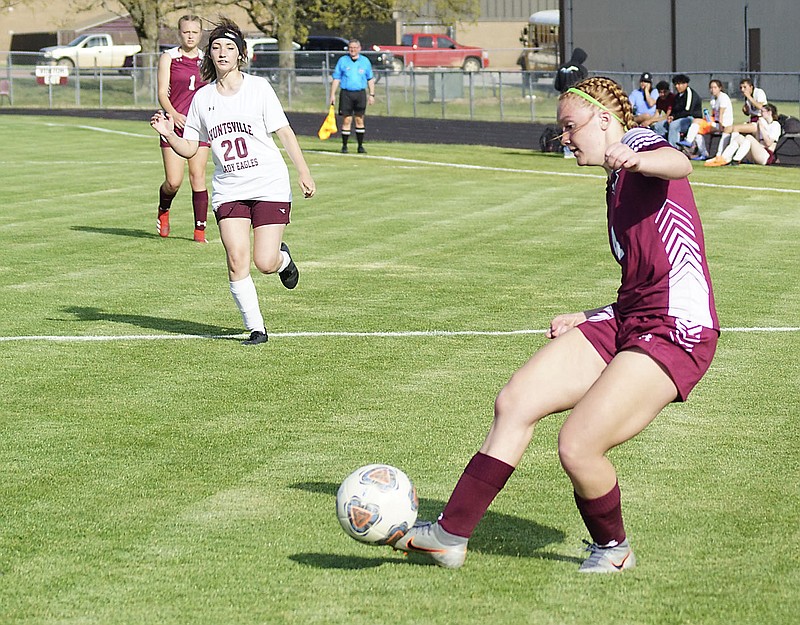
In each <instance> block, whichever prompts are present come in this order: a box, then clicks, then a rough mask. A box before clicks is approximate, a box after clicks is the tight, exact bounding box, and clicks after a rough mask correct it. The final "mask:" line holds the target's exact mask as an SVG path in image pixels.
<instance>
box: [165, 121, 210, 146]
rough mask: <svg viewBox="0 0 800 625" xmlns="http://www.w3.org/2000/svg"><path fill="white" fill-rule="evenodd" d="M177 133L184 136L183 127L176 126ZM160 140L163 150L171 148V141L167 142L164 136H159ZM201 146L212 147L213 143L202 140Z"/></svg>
mask: <svg viewBox="0 0 800 625" xmlns="http://www.w3.org/2000/svg"><path fill="white" fill-rule="evenodd" d="M175 134H176V135H178V136H179V137H182V136H183V128H178V127H177V126H175ZM159 141H160V143H161V149H162V150H167V149H169V147H170V146H169V143H167V140H166V139H165V138H164V137H162V136H159ZM200 147H201V148H210V147H211V144H210V143H208V142H206V141H201V142H200Z"/></svg>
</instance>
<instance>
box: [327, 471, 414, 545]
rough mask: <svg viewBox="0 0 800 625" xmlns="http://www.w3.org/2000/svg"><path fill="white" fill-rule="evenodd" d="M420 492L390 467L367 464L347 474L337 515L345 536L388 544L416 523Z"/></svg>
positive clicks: (371, 543)
mask: <svg viewBox="0 0 800 625" xmlns="http://www.w3.org/2000/svg"><path fill="white" fill-rule="evenodd" d="M417 506H418V501H417V490H416V489H415V488H414V484H412V483H411V480H410V479H409V478H408V476H407V475H406V474H405V473H403V472H402V471H401V470H400V469H398V468H396V467H392V466H389V465H387V464H368V465H366V466H363V467H361V468H360V469H356V470H355V471H353V472H352V473H351V474H350V475H348V476H347V477H346V478H345V480H344V482H342V485H341V486H340V487H339V492H338V493H337V494H336V516H338V517H339V523H341V525H342V529H343V530H344V531H345V533H346V534H347V535H348V536H350V537H352V538H355V539H356V540H357V541H359V542H362V543H368V544H370V545H386V544H389V543H392V542H394V541H395V540H397V539H398V538H400V537H401V536H402V535H403V534H405V533H406V532H407V531H408V530H409V528H410V527H411V526H412V525H414V521H416V520H417Z"/></svg>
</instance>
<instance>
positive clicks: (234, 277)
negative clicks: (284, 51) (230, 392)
mask: <svg viewBox="0 0 800 625" xmlns="http://www.w3.org/2000/svg"><path fill="white" fill-rule="evenodd" d="M246 62H247V45H246V44H245V41H244V38H243V36H242V32H241V31H240V30H239V27H238V26H236V24H234V23H233V22H231V21H230V20H227V19H224V20H223V21H222V23H221V24H220V25H219V26H217V27H216V28H215V29H214V30H213V31H211V34H210V35H209V40H208V46H207V49H206V54H205V56H204V58H203V64H202V67H201V75H202V77H203V79H204V80H207V81H213V82H210V83H209V84H207V85H206V86H205V87H203V88H202V89H200V90H199V91H198V92H197V94H196V96H195V98H194V100H192V105H191V108H190V109H189V115H188V117H187V119H186V126H185V128H184V131H183V137H180V136H178V134H177V133H176V132H175V125H174V123H173V121H172V118H171V116H169V115H167V114H165V113H164V111H157V112H156V113H155V114H154V115H153V117H152V119H151V120H150V125H151V126H152V127H153V128H154V129H155V130H156V132H158V133H159V134H160V135H161V136H162V137H164V138H165V139H166V141H167V142H168V143H169V145H170V146H171V147H172V148H173V149H174V150H175V151H176V152H177V153H178V154H180V155H181V156H183V157H184V158H191V157H193V156H194V155H195V154H196V153H197V151H198V150H199V146H200V144H201V143H202V142H209V143H210V144H211V154H212V156H213V157H214V164H215V165H216V167H215V169H214V179H213V189H214V191H213V195H212V197H211V203H212V206H213V208H214V214H215V216H216V219H217V223H218V225H219V233H220V237H221V238H222V244H223V245H224V246H225V253H226V256H227V263H228V279H229V281H230V290H231V295H233V299H234V301H235V302H236V306H237V307H238V308H239V312H240V313H241V314H242V319H243V321H244V325H245V327H246V328H247V330H248V331H249V332H250V338H248V339H247V340H246V341H244V343H243V344H244V345H259V344H261V343H265V342H266V341H267V331H266V327H265V325H264V318H263V316H262V315H261V308H260V306H259V303H258V295H257V294H256V287H255V284H254V283H253V279H252V277H251V276H250V259H251V253H250V228H251V226H252V228H253V251H252V259H253V261H254V263H255V266H256V268H257V269H258V270H259V271H261V272H262V273H267V274H272V273H277V274H278V276H279V277H280V279H281V282H282V283H283V285H284V286H285V287H286V288H287V289H293V288H294V287H295V286H297V281H298V278H299V272H298V269H297V266H296V265H295V263H294V261H293V260H292V257H291V255H290V253H289V248H288V246H287V245H286V244H285V243H283V242H282V240H283V233H284V230H285V229H286V225H287V224H288V223H289V215H290V212H291V208H292V190H291V182H290V180H289V170H288V168H287V167H286V162H285V161H284V160H283V156H282V155H281V153H280V150H279V149H278V147H277V146H276V145H275V141H274V140H273V139H272V133H275V134H276V135H278V138H279V139H280V140H281V143H282V144H283V147H284V148H285V149H286V152H287V154H288V155H289V158H290V159H291V161H292V163H293V164H294V166H295V168H296V169H297V172H298V175H299V182H300V188H301V190H302V192H303V195H304V197H307V198H308V197H311V196H313V195H314V191H315V188H316V187H315V184H314V179H313V178H312V177H311V172H310V171H309V168H308V165H307V164H306V161H305V159H304V158H303V152H302V151H301V150H300V144H299V143H298V142H297V137H296V136H295V134H294V131H293V130H292V128H291V126H289V121H288V120H287V119H286V114H285V113H284V111H283V107H282V106H281V103H280V101H279V100H278V97H277V96H276V95H275V91H274V90H273V89H272V85H270V83H269V81H268V80H266V79H265V78H260V77H258V76H251V75H250V74H245V73H243V72H242V71H241V68H242V67H243V66H244V64H245V63H246Z"/></svg>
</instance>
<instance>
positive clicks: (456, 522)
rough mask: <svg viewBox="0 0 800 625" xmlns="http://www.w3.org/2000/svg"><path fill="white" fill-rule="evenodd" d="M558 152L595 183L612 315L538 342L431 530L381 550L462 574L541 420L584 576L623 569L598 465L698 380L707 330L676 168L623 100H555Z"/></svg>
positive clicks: (690, 207) (616, 514) (612, 89)
mask: <svg viewBox="0 0 800 625" xmlns="http://www.w3.org/2000/svg"><path fill="white" fill-rule="evenodd" d="M558 119H559V123H560V124H561V126H562V130H563V134H562V135H561V142H562V143H563V145H565V146H567V147H569V148H570V149H571V150H572V152H573V153H574V154H575V157H576V159H577V163H578V165H580V166H588V165H594V166H599V167H603V168H604V169H605V170H606V173H607V174H608V185H607V190H606V203H607V209H608V237H609V242H610V245H611V250H612V253H613V255H614V257H615V258H616V260H617V262H618V263H619V264H620V266H621V268H622V284H621V286H620V288H619V290H618V292H617V299H616V302H615V303H613V304H610V305H608V306H601V307H599V308H596V309H594V310H589V311H586V312H579V313H571V314H565V315H559V316H557V317H555V318H554V319H553V320H552V321H551V322H550V328H549V330H548V331H547V337H548V338H550V339H552V340H551V341H550V342H549V343H548V344H546V345H545V346H544V347H543V348H542V349H540V350H539V351H538V352H536V353H535V354H534V355H533V356H532V357H531V359H530V360H528V362H527V363H525V364H524V365H523V366H522V367H521V368H520V369H519V370H518V371H517V372H516V373H515V374H514V375H513V376H512V378H511V380H510V381H509V382H508V383H507V384H506V386H505V387H504V388H503V389H502V391H501V392H500V394H499V395H498V397H497V400H496V402H495V411H494V421H493V423H492V425H491V428H490V429H489V433H488V435H487V436H486V439H485V441H484V443H483V446H482V447H481V449H480V451H479V452H478V453H477V454H476V455H475V456H474V457H473V458H472V459H471V460H470V462H469V464H468V465H467V467H466V469H465V470H464V473H463V474H462V476H461V478H460V479H459V481H458V484H457V485H456V487H455V490H454V491H453V494H452V495H451V496H450V500H449V501H448V503H447V505H446V506H445V509H444V512H442V514H441V515H440V517H439V519H438V521H437V522H436V523H421V524H418V525H415V526H414V527H413V528H412V529H411V530H410V531H409V532H408V533H407V534H406V535H405V536H403V537H402V538H400V539H399V540H398V541H397V542H396V543H395V544H394V547H395V549H401V550H403V551H409V552H411V551H416V552H422V553H426V554H428V555H430V556H431V557H432V558H433V559H434V561H435V562H436V563H437V564H439V565H440V566H445V567H449V568H458V567H460V566H461V565H462V564H463V563H464V559H465V557H466V551H467V541H468V539H469V537H470V536H471V535H472V532H473V530H474V529H475V527H476V526H477V524H478V522H479V521H480V520H481V518H482V517H483V515H484V513H485V512H486V510H487V508H488V507H489V505H490V504H491V502H492V501H493V500H494V498H495V496H496V495H497V494H498V493H499V491H500V490H501V489H502V488H503V486H504V485H505V483H506V481H507V480H508V479H509V477H510V476H511V474H512V472H513V471H514V468H515V467H516V465H517V463H518V462H519V461H520V459H521V457H522V454H523V452H524V451H525V449H526V447H527V446H528V443H529V442H530V440H531V437H532V435H533V430H534V427H535V426H536V423H537V422H538V421H539V420H540V419H542V418H543V417H545V416H547V415H550V414H553V413H557V412H561V411H564V410H569V409H571V412H570V414H569V416H568V417H567V419H566V421H565V422H564V425H563V426H562V428H561V431H560V433H559V437H558V455H559V458H560V460H561V465H562V467H563V468H564V470H565V471H566V473H567V475H568V476H569V478H570V480H571V481H572V485H573V489H574V495H575V502H576V504H577V507H578V510H579V512H580V514H581V517H582V518H583V521H584V523H585V525H586V528H587V529H588V531H589V534H590V536H591V537H592V542H591V543H588V545H589V546H588V549H587V550H588V551H589V555H588V557H587V558H586V560H585V561H584V562H583V564H582V565H581V567H580V571H582V572H587V573H606V572H616V571H621V570H623V569H628V568H631V567H633V566H634V565H635V563H636V559H635V557H634V555H633V551H631V547H630V544H629V542H628V538H627V534H626V532H625V527H624V524H623V520H622V508H621V503H620V490H619V484H618V482H617V474H616V471H615V469H614V467H613V465H612V464H611V462H610V461H609V460H608V458H607V457H606V453H607V452H608V451H609V450H610V449H612V448H613V447H616V446H617V445H620V444H621V443H624V442H625V441H627V440H630V439H631V438H633V437H634V436H636V435H637V434H638V433H639V432H641V431H642V430H644V428H645V427H647V425H648V424H649V423H650V422H651V421H652V420H653V419H654V418H655V417H656V415H658V413H659V412H661V410H662V409H663V408H664V407H665V406H667V405H668V404H669V403H670V402H673V401H684V400H685V399H686V398H687V396H688V395H689V392H690V391H691V389H692V388H693V387H694V386H695V384H697V382H698V381H699V380H700V378H701V377H702V376H703V374H704V373H705V371H706V370H707V369H708V367H709V365H710V363H711V359H712V357H713V355H714V351H715V349H716V344H717V338H718V336H719V322H718V320H717V315H716V311H715V308H714V296H713V294H712V290H711V280H710V278H709V272H708V265H707V263H706V256H705V245H704V242H703V231H702V226H701V224H700V218H699V216H698V213H697V207H696V205H695V202H694V197H693V195H692V190H691V188H690V186H689V182H688V180H687V178H686V177H687V176H688V175H689V173H690V172H691V171H692V166H691V163H690V162H689V160H688V159H687V158H686V156H684V155H683V154H682V153H681V152H679V151H678V150H676V149H675V148H673V147H671V146H670V145H669V143H667V141H665V140H664V139H663V138H661V137H660V136H659V135H657V134H656V133H654V132H653V131H651V130H649V129H646V128H636V127H635V126H636V124H635V122H634V119H633V111H632V109H631V106H630V103H629V101H628V98H627V96H626V95H625V92H624V91H623V90H622V88H621V87H620V86H619V85H618V84H617V83H615V82H614V81H612V80H610V79H608V78H602V77H594V78H588V79H586V80H583V81H581V82H580V83H578V84H577V85H575V86H574V87H572V88H570V89H569V90H568V91H566V92H565V93H564V94H562V95H561V97H560V98H559V104H558Z"/></svg>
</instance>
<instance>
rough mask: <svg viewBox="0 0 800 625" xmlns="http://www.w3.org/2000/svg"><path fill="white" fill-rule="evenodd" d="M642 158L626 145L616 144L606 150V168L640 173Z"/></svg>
mask: <svg viewBox="0 0 800 625" xmlns="http://www.w3.org/2000/svg"><path fill="white" fill-rule="evenodd" d="M641 162H642V161H641V157H640V156H639V154H637V153H636V152H634V151H633V150H632V149H631V148H630V147H628V146H627V145H625V144H624V143H614V144H612V145H610V146H608V149H607V150H606V166H607V167H609V168H610V169H612V170H614V169H622V168H625V169H628V170H630V171H639V166H640V165H641Z"/></svg>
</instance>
